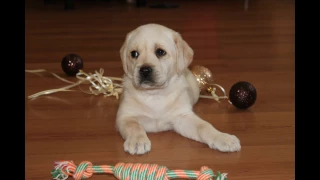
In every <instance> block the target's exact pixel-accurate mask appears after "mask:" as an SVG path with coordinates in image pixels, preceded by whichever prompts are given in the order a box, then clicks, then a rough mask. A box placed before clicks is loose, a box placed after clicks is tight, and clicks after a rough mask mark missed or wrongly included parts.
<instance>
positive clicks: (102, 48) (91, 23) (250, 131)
mask: <svg viewBox="0 0 320 180" xmlns="http://www.w3.org/2000/svg"><path fill="white" fill-rule="evenodd" d="M150 2H152V1H150ZM175 2H177V3H179V4H180V7H179V8H177V9H150V8H135V7H133V6H130V5H127V4H125V3H124V2H121V1H109V2H108V1H105V2H103V1H91V2H90V1H89V2H86V1H79V2H77V4H76V9H75V10H72V11H64V10H63V3H60V2H57V3H56V4H49V5H44V4H43V1H31V0H29V1H27V2H26V17H25V18H26V29H25V35H26V44H25V45H26V47H25V51H26V61H25V62H26V64H25V66H26V69H47V70H49V71H51V72H55V73H57V74H59V75H61V76H64V74H63V72H62V69H61V65H60V63H61V60H62V58H63V57H64V56H65V55H66V54H68V53H77V54H79V55H81V57H82V58H83V59H84V67H85V69H84V70H85V71H86V72H93V71H94V70H97V69H99V68H104V69H105V75H108V76H117V77H121V76H122V74H123V70H122V67H121V62H120V56H119V49H120V46H121V45H122V43H123V41H124V38H125V35H126V33H127V32H129V31H130V30H132V29H133V28H136V27H137V26H139V25H141V24H144V23H151V22H152V23H160V24H163V25H165V26H168V27H170V28H173V29H175V30H177V31H179V32H180V33H181V34H182V36H183V38H184V39H185V40H186V41H187V42H188V43H189V44H190V46H191V47H192V48H193V49H194V51H195V57H194V61H193V65H196V64H198V65H204V66H206V67H208V68H209V69H211V71H212V72H213V75H214V79H215V82H216V83H218V84H220V85H222V86H223V87H224V88H225V89H226V91H227V92H228V91H229V89H230V87H231V86H232V85H233V84H234V83H235V82H237V81H240V80H245V81H249V82H251V83H252V84H253V85H254V86H255V87H256V89H257V92H258V96H257V97H258V98H257V101H256V104H255V105H254V106H253V107H252V108H250V109H249V110H248V111H239V110H236V109H235V108H234V107H232V106H231V105H229V104H227V103H226V102H224V103H221V104H218V103H216V102H215V101H213V100H208V99H200V100H199V102H198V103H197V104H196V105H195V107H194V110H195V112H196V113H197V114H198V115H199V116H200V117H202V118H204V119H206V120H207V121H208V122H210V123H212V124H213V125H214V126H215V127H216V128H217V129H219V130H221V131H223V132H228V133H231V134H235V135H237V136H238V137H239V139H240V140H241V145H242V150H241V151H240V152H238V153H221V152H217V151H214V150H211V149H209V148H208V147H207V146H206V145H204V144H201V143H198V142H194V141H192V140H189V139H186V138H183V137H181V136H180V135H178V134H175V133H174V132H163V133H157V134H149V138H150V140H151V142H152V151H151V152H150V153H149V154H146V155H143V156H132V155H129V154H127V153H125V152H124V151H123V140H122V138H121V137H120V135H119V134H118V132H117V131H116V130H115V117H116V112H117V107H118V104H119V102H118V100H116V99H115V98H114V97H108V98H103V97H101V96H93V95H87V94H85V93H83V92H81V91H80V90H79V89H78V88H74V90H75V91H73V92H60V93H56V94H52V95H47V96H43V97H39V98H37V99H34V100H28V99H27V96H28V95H31V94H33V93H36V92H39V91H42V90H46V89H52V88H59V87H62V86H65V85H67V84H66V83H64V82H62V81H60V80H58V79H56V78H55V77H53V76H51V75H50V74H46V73H43V74H41V75H34V74H29V73H26V74H25V80H26V85H25V86H26V92H25V95H26V102H25V113H26V119H25V121H26V137H25V140H26V153H25V154H26V179H27V180H29V179H30V180H31V179H32V180H43V179H49V178H50V171H51V169H52V167H53V161H55V160H74V161H75V163H80V162H81V161H83V160H88V161H91V162H92V163H94V164H97V165H102V164H110V165H115V164H116V163H118V162H141V163H157V164H161V165H165V166H167V167H168V168H169V169H193V170H198V169H199V168H200V167H201V166H203V165H207V166H209V167H210V168H212V169H213V170H214V171H221V172H226V173H228V178H229V179H231V180H242V179H254V180H270V179H281V180H292V179H294V177H295V176H294V171H295V167H294V163H295V158H294V155H295V151H294V147H295V146H294V145H295V131H294V129H295V119H294V118H295V91H294V85H295V83H294V78H295V77H294V74H295V63H294V51H295V45H294V44H295V41H294V36H295V31H294V27H295V21H294V8H295V5H294V1H292V0H283V1H276V0H269V1H262V0H256V1H249V9H248V10H247V11H245V10H244V7H243V6H244V2H243V1H240V0H233V1H223V0H217V1H183V2H182V1H175ZM68 79H69V80H73V81H75V78H72V77H68ZM91 179H92V180H100V179H101V180H102V179H115V178H114V177H113V176H112V175H94V176H93V177H92V178H91Z"/></svg>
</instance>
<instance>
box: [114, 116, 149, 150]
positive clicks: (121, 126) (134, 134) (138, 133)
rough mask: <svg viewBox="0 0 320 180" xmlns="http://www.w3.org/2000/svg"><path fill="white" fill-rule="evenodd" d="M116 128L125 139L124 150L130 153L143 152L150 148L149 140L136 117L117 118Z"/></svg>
mask: <svg viewBox="0 0 320 180" xmlns="http://www.w3.org/2000/svg"><path fill="white" fill-rule="evenodd" d="M117 127H118V130H119V132H120V134H121V136H122V137H123V139H124V140H125V142H124V145H123V146H124V150H125V151H126V152H128V153H130V154H145V153H147V152H149V151H150V150H151V141H150V140H149V138H148V136H147V133H146V131H145V130H144V129H143V127H142V126H141V125H140V124H139V122H138V121H137V119H136V118H133V117H132V118H130V117H127V118H121V119H117Z"/></svg>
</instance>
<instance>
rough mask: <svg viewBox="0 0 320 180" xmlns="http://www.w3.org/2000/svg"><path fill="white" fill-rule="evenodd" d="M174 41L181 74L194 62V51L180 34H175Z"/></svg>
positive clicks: (178, 69) (178, 70) (178, 68)
mask: <svg viewBox="0 0 320 180" xmlns="http://www.w3.org/2000/svg"><path fill="white" fill-rule="evenodd" d="M173 40H174V43H175V46H176V51H177V72H178V74H181V73H182V72H183V71H184V70H185V68H187V67H188V66H189V65H190V64H191V62H192V60H193V54H194V52H193V50H192V49H191V47H190V46H189V45H188V43H187V42H186V41H184V40H183V39H182V37H181V35H180V34H179V33H178V32H174V35H173Z"/></svg>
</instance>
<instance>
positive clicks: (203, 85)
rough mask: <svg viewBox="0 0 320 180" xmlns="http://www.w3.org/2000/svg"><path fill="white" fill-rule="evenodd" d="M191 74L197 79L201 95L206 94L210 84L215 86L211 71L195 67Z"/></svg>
mask: <svg viewBox="0 0 320 180" xmlns="http://www.w3.org/2000/svg"><path fill="white" fill-rule="evenodd" d="M191 72H192V73H193V75H194V76H195V77H196V79H197V82H198V85H199V89H200V94H205V93H206V92H207V89H208V87H209V85H210V84H213V76H212V73H211V71H210V70H209V69H208V68H206V67H204V66H199V65H197V66H193V67H192V68H191Z"/></svg>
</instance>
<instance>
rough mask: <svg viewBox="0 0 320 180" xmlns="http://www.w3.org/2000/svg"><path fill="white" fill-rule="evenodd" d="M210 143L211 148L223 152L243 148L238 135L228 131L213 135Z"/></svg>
mask: <svg viewBox="0 0 320 180" xmlns="http://www.w3.org/2000/svg"><path fill="white" fill-rule="evenodd" d="M208 145H209V147H210V148H211V149H216V150H219V151H221V152H236V151H240V149H241V145H240V140H239V139H238V138H237V137H236V136H234V135H230V134H227V133H219V134H218V135H216V136H214V137H212V140H211V142H209V144H208Z"/></svg>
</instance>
